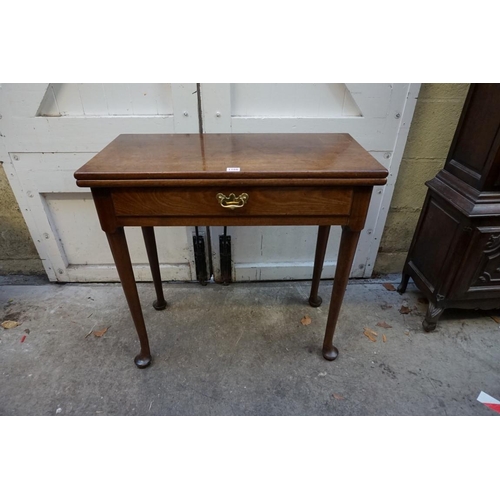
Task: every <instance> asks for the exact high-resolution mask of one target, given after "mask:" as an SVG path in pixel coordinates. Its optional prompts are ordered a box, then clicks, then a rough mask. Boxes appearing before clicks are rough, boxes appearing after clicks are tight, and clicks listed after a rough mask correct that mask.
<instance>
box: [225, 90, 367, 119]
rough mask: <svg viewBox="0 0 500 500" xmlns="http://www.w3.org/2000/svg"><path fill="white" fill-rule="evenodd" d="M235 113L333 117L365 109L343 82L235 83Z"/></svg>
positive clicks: (232, 110) (232, 91) (232, 101)
mask: <svg viewBox="0 0 500 500" xmlns="http://www.w3.org/2000/svg"><path fill="white" fill-rule="evenodd" d="M231 115H232V116H233V117H236V116H261V117H265V118H270V117H293V118H295V117H300V118H332V117H341V116H360V115H361V113H360V111H359V108H358V107H357V106H356V103H355V102H354V100H353V99H352V97H351V94H350V93H349V92H347V88H346V86H345V85H344V84H343V83H301V84H293V83H232V84H231Z"/></svg>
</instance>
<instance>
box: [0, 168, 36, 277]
mask: <svg viewBox="0 0 500 500" xmlns="http://www.w3.org/2000/svg"><path fill="white" fill-rule="evenodd" d="M0 274H45V271H44V269H43V266H42V261H41V260H40V257H39V256H38V252H37V251H36V249H35V245H34V244H33V241H32V239H31V236H30V234H29V232H28V228H27V227H26V223H25V222H24V219H23V216H22V215H21V212H20V210H19V206H18V204H17V202H16V199H15V198H14V194H13V193H12V189H11V188H10V184H9V182H8V180H7V177H6V175H5V172H4V169H3V167H2V163H1V162H0Z"/></svg>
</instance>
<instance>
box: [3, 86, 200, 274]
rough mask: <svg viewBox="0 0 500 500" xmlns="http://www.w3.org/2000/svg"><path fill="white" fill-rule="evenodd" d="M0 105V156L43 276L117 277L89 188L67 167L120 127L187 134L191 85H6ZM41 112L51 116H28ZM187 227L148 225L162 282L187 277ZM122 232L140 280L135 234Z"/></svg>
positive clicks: (142, 257) (193, 124) (140, 247)
mask: <svg viewBox="0 0 500 500" xmlns="http://www.w3.org/2000/svg"><path fill="white" fill-rule="evenodd" d="M162 89H163V90H164V91H165V92H164V93H163V94H159V92H161V90H162ZM59 106H60V107H61V108H62V111H61V109H60V108H59ZM0 108H1V109H2V114H3V117H2V122H1V125H2V128H1V129H0V131H1V132H2V134H1V136H0V161H3V164H4V168H5V171H6V173H7V176H8V178H9V180H10V183H11V186H12V188H13V191H14V194H15V196H16V198H17V201H18V203H19V206H20V208H21V212H22V213H23V215H24V217H25V220H26V222H27V225H28V229H29V231H30V234H31V236H32V238H33V240H34V242H35V245H36V247H37V250H38V252H39V254H40V257H41V259H42V262H43V264H44V267H45V270H46V272H47V275H48V276H49V279H51V280H52V281H56V280H58V281H117V280H118V276H117V273H116V269H115V267H114V265H113V264H112V259H111V254H110V251H109V248H108V244H107V241H106V237H105V235H104V233H103V232H102V230H101V228H100V226H99V223H98V220H97V215H96V212H95V207H94V204H93V202H92V199H91V195H90V190H89V189H82V188H79V187H77V186H76V181H75V179H74V177H73V173H74V171H75V170H77V169H78V168H79V167H80V166H82V165H83V164H84V163H86V162H87V161H88V160H89V159H90V158H92V156H94V155H95V154H96V153H97V152H98V151H100V150H101V149H102V148H103V147H104V146H106V145H107V144H108V143H109V142H110V141H111V140H113V139H114V138H115V137H116V136H117V135H119V134H120V133H173V132H181V133H197V132H198V130H199V124H198V113H197V96H196V84H130V85H128V84H125V85H124V84H110V85H102V84H67V85H62V86H61V88H59V89H58V88H56V87H55V86H54V85H52V86H50V85H49V84H6V85H2V86H0ZM49 108H50V109H51V110H52V111H51V113H53V114H54V115H56V116H52V117H43V116H38V115H39V114H40V112H41V111H43V110H45V109H49ZM184 110H188V111H189V112H188V113H187V116H185V115H184V114H183V113H182V111H184ZM63 113H64V114H66V116H59V115H61V114H63ZM101 113H102V114H101ZM179 113H181V114H180V115H179V116H178V114H179ZM118 114H120V115H121V116H118ZM192 232H193V228H157V229H156V234H157V241H158V250H159V259H160V268H161V273H162V277H163V279H164V280H191V279H193V276H194V273H193V272H192V270H193V269H194V256H193V255H192ZM126 233H127V236H128V239H129V246H130V252H131V257H132V261H133V265H134V273H135V275H136V278H137V279H138V280H141V281H150V280H151V273H150V270H149V265H148V264H147V256H146V252H145V248H144V243H143V239H142V234H141V231H140V230H139V229H137V228H127V229H126Z"/></svg>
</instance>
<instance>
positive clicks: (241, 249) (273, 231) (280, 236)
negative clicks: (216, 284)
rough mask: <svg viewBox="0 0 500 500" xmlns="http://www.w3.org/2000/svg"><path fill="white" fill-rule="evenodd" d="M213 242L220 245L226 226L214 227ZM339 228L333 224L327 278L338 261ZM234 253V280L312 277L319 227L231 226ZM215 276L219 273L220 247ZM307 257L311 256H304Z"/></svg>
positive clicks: (216, 258)
mask: <svg viewBox="0 0 500 500" xmlns="http://www.w3.org/2000/svg"><path fill="white" fill-rule="evenodd" d="M211 229H212V242H214V244H215V245H217V246H218V242H219V235H220V234H223V231H224V228H223V227H213V228H211ZM340 231H341V230H340V228H339V227H334V228H332V230H331V234H330V245H328V250H327V253H326V257H325V266H324V270H323V275H324V277H333V273H334V272H335V268H336V264H337V262H336V261H337V253H338V245H339V241H340ZM227 234H229V235H230V236H231V244H232V249H233V252H236V253H235V254H234V255H233V260H234V262H233V280H234V281H261V280H262V281H265V280H276V279H282V280H291V279H311V276H312V274H311V273H312V268H313V265H314V252H315V249H316V238H317V234H318V228H317V227H315V226H273V227H254V226H245V227H228V229H227ZM215 250H216V251H215V252H214V259H213V263H214V275H215V276H216V277H218V276H220V258H219V255H218V248H216V249H215ZM304 256H307V257H308V258H304Z"/></svg>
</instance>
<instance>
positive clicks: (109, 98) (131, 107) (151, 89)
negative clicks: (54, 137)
mask: <svg viewBox="0 0 500 500" xmlns="http://www.w3.org/2000/svg"><path fill="white" fill-rule="evenodd" d="M37 114H38V115H39V116H141V115H172V114H173V102H172V88H171V84H168V83H51V84H50V85H49V86H48V88H47V93H46V95H45V96H44V98H43V101H42V105H41V106H40V108H39V109H38V113H37Z"/></svg>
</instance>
